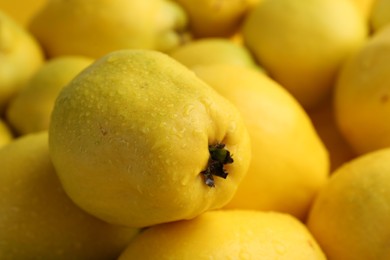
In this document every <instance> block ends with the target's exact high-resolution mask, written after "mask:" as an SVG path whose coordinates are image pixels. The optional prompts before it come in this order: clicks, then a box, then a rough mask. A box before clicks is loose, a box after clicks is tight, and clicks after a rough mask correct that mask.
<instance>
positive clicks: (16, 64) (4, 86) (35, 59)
mask: <svg viewBox="0 0 390 260" xmlns="http://www.w3.org/2000/svg"><path fill="white" fill-rule="evenodd" d="M43 62H44V55H43V52H42V49H41V47H40V45H39V43H38V42H37V41H36V39H35V38H34V37H33V36H32V35H31V34H30V33H29V32H28V31H26V30H25V29H24V28H23V27H22V26H21V25H20V24H18V23H16V22H15V21H14V20H13V19H12V18H10V17H9V16H8V15H7V14H5V13H4V12H2V11H1V10H0V115H1V114H3V113H4V110H5V107H6V106H7V103H8V102H9V100H10V99H11V98H12V97H13V96H14V95H16V94H17V93H18V91H19V90H20V89H21V88H23V86H24V84H25V83H26V82H27V81H28V80H29V79H30V77H31V76H32V75H33V74H34V73H35V71H36V70H37V69H38V68H39V67H40V66H41V65H42V64H43Z"/></svg>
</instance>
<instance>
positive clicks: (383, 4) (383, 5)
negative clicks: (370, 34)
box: [370, 0, 390, 32]
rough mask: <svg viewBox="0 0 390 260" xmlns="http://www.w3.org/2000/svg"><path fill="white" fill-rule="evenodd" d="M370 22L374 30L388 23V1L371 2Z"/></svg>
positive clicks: (389, 7) (389, 3)
mask: <svg viewBox="0 0 390 260" xmlns="http://www.w3.org/2000/svg"><path fill="white" fill-rule="evenodd" d="M370 24H371V26H372V29H373V31H374V32H377V31H379V29H381V28H384V27H386V26H387V25H390V1H388V0H376V1H375V2H374V4H373V7H372V11H371V16H370Z"/></svg>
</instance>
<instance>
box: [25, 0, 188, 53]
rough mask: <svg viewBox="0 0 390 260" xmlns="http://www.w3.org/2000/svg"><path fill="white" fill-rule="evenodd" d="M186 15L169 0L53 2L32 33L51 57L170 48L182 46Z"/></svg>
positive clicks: (35, 20) (34, 21)
mask: <svg viewBox="0 0 390 260" xmlns="http://www.w3.org/2000/svg"><path fill="white" fill-rule="evenodd" d="M186 25H187V15H186V13H185V12H184V10H183V9H182V8H181V7H180V6H179V5H177V4H176V3H174V2H172V1H167V0H148V1H144V0H133V1H128V0H111V1H106V0H95V1H93V4H91V1H88V0H57V1H49V2H48V3H47V4H46V5H45V6H44V7H43V8H42V10H41V11H40V12H38V13H37V14H36V15H35V16H34V17H33V19H32V21H31V23H30V26H29V28H30V31H31V32H32V34H33V35H34V36H35V37H36V38H37V39H38V41H39V42H40V44H41V45H42V46H43V48H44V50H45V51H46V53H47V55H48V56H49V57H55V56H59V55H83V56H89V57H92V58H98V57H100V56H102V55H104V54H106V53H108V52H111V51H114V50H119V49H127V48H133V49H134V48H136V49H138V48H142V49H156V50H159V51H169V50H171V49H172V48H174V47H176V46H177V45H179V44H181V41H182V34H184V33H185V30H186Z"/></svg>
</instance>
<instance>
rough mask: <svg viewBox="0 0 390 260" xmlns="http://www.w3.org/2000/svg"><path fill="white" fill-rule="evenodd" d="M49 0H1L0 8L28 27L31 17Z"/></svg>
mask: <svg viewBox="0 0 390 260" xmlns="http://www.w3.org/2000/svg"><path fill="white" fill-rule="evenodd" d="M47 1H48V0H12V1H11V0H0V10H2V12H5V13H7V14H8V16H10V17H11V18H12V19H13V20H14V21H16V22H17V23H19V24H20V25H21V26H23V27H27V26H28V24H29V23H30V20H31V18H32V17H33V16H34V15H35V14H36V13H37V12H38V11H39V10H40V9H41V8H42V7H43V6H44V5H45V4H46V3H47Z"/></svg>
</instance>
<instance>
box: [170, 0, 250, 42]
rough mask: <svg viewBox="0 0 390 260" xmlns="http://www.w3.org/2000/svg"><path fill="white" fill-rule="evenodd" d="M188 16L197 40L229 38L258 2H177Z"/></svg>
mask: <svg viewBox="0 0 390 260" xmlns="http://www.w3.org/2000/svg"><path fill="white" fill-rule="evenodd" d="M175 1H176V2H177V3H179V4H180V5H181V6H182V7H183V8H184V10H185V11H186V13H187V14H188V22H189V28H190V30H191V32H192V33H193V35H194V37H196V38H204V37H228V36H231V35H232V34H234V33H235V32H236V31H237V30H238V29H239V27H240V24H241V22H242V19H243V18H244V16H245V15H246V13H247V11H248V10H249V9H250V7H252V5H253V2H255V1H256V0H228V1H226V0H217V1H216V0H175Z"/></svg>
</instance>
